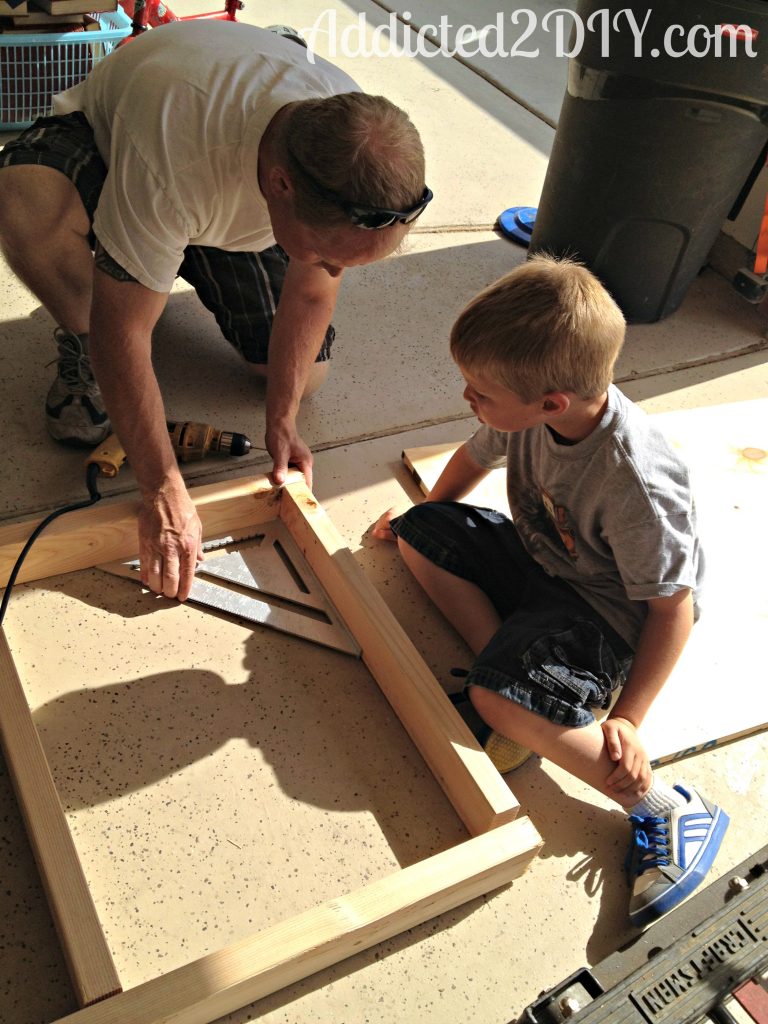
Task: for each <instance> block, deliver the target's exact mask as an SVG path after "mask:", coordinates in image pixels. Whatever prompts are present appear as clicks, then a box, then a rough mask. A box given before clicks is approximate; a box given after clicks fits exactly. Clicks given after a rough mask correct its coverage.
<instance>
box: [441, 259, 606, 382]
mask: <svg viewBox="0 0 768 1024" xmlns="http://www.w3.org/2000/svg"><path fill="white" fill-rule="evenodd" d="M624 334H625V321H624V317H623V315H622V312H621V310H620V309H619V307H618V306H617V305H616V302H615V301H614V300H613V299H612V298H611V296H610V294H609V293H608V292H607V291H606V289H605V288H604V287H603V285H602V284H601V283H600V282H599V281H598V279H597V278H596V277H595V276H594V274H592V273H590V272H589V271H588V270H587V269H586V267H584V266H582V265H581V264H580V263H577V262H576V261H575V260H572V259H567V258H561V259H556V258H555V257H552V256H548V255H536V256H532V257H530V258H529V260H528V261H527V262H526V263H523V264H522V265H521V266H519V267H517V268H516V269H515V270H513V271H511V273H509V274H506V275H505V276H504V277H502V278H501V279H500V280H498V281H496V282H495V283H494V284H492V285H490V287H488V288H486V289H485V290H484V291H482V292H480V294H479V295H477V296H476V297H475V298H474V299H473V300H472V301H471V302H470V303H469V305H468V306H467V307H466V309H464V311H463V312H462V313H461V314H460V315H459V318H458V319H457V321H456V323H455V324H454V326H453V329H452V331H451V355H452V356H453V358H454V360H455V361H456V363H457V364H458V365H459V367H461V368H463V369H466V370H468V371H469V372H470V373H481V374H483V375H484V376H487V377H489V378H491V379H492V380H494V381H495V382H496V383H498V384H501V385H502V386H503V387H505V388H508V389H509V390H510V391H514V392H515V394H516V395H518V396H519V397H520V398H521V399H522V400H523V401H524V402H534V401H536V400H537V399H538V398H540V397H541V396H542V395H545V394H547V393H548V392H550V391H569V392H572V393H574V394H576V395H578V397H579V398H582V399H589V398H595V397H596V396H598V395H601V394H602V393H603V392H604V391H605V390H606V388H607V387H608V385H609V384H610V383H611V381H612V379H613V367H614V364H615V362H616V358H617V357H618V354H619V352H620V350H621V346H622V344H623V343H624Z"/></svg>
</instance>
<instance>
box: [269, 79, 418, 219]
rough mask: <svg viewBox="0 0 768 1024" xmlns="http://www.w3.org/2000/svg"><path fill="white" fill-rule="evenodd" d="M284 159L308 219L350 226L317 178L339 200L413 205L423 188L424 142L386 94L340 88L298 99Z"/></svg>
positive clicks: (388, 206)
mask: <svg viewBox="0 0 768 1024" xmlns="http://www.w3.org/2000/svg"><path fill="white" fill-rule="evenodd" d="M282 146H283V156H284V158H285V161H286V165H287V169H288V171H289V173H290V174H291V181H292V183H293V185H294V188H295V190H296V215H297V217H298V218H299V220H301V221H303V222H304V223H305V224H312V225H316V226H319V225H322V226H325V227H331V226H336V225H339V226H341V225H344V224H349V218H348V216H347V215H346V214H345V213H344V211H343V210H342V209H341V208H340V207H339V206H337V205H336V204H335V203H333V202H332V201H329V200H328V199H326V198H324V197H323V196H321V195H319V194H318V192H317V190H316V189H315V188H313V187H312V186H313V183H312V180H311V179H314V180H315V181H316V182H317V183H318V184H319V185H321V186H322V187H323V188H324V189H327V190H328V191H330V192H333V193H334V194H335V195H337V196H339V198H341V199H343V200H345V201H347V202H351V203H360V204H363V205H366V206H378V207H383V208H385V209H391V210H407V209H409V208H410V207H412V206H414V205H415V204H416V203H418V201H419V200H420V199H421V197H422V194H423V192H424V177H425V170H424V147H423V146H422V144H421V139H420V138H419V133H418V132H417V131H416V129H415V128H414V126H413V124H412V123H411V121H410V119H409V118H408V115H407V114H406V113H405V112H404V111H402V110H400V108H399V107H396V106H395V105H394V103H391V102H390V101H389V100H388V99H386V98H385V97H384V96H368V95H366V94H365V93H362V92H349V93H341V94H340V95H338V96H328V97H326V98H325V99H312V100H300V101H299V102H297V103H295V104H293V105H292V106H291V108H290V110H289V112H288V117H287V118H286V124H285V129H284V132H283V136H282Z"/></svg>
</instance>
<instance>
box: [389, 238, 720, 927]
mask: <svg viewBox="0 0 768 1024" xmlns="http://www.w3.org/2000/svg"><path fill="white" fill-rule="evenodd" d="M624 331H625V324H624V318H623V316H622V314H621V311H620V310H619V308H618V306H617V305H616V303H615V302H614V301H613V299H612V298H611V296H610V295H609V294H608V292H607V291H606V290H605V289H604V288H603V286H602V285H601V284H600V283H599V281H598V280H597V279H596V278H595V277H594V276H593V275H592V274H591V273H590V272H589V271H588V270H586V269H585V268H584V267H582V266H580V265H578V264H576V263H574V262H573V261H570V260H556V259H553V258H550V257H544V256H538V257H534V258H532V259H530V260H529V261H528V262H527V263H525V264H523V265H522V266H520V267H518V268H517V269H515V270H513V271H512V272H511V273H510V274H507V275H506V276H505V277H503V278H502V279H501V280H500V281H497V282H496V283H495V284H493V285H491V286H490V287H489V288H487V289H486V290H485V291H483V292H481V293H480V294H479V295H478V296H477V297H476V298H475V299H474V300H473V301H472V302H471V303H470V304H469V306H467V308H466V309H465V310H464V312H463V313H462V314H461V315H460V316H459V318H458V320H457V322H456V324H455V325H454V327H453V330H452V332H451V355H452V356H453V358H454V360H455V361H456V363H457V365H458V367H459V369H460V370H461V373H462V375H463V377H464V379H465V381H466V388H465V390H464V397H465V399H466V400H467V402H469V404H470V406H471V407H472V411H473V412H474V413H475V415H476V416H477V418H478V419H479V421H480V423H481V426H480V428H479V429H478V430H477V432H476V433H475V434H474V435H473V436H472V437H471V438H470V439H469V440H468V441H467V442H466V443H465V444H463V445H462V446H461V447H460V448H459V449H458V450H457V451H456V453H455V454H454V455H453V457H452V458H451V460H450V462H449V463H448V465H447V466H446V467H445V469H444V470H443V472H442V474H441V476H440V478H439V479H438V481H437V483H436V484H435V486H434V488H433V489H432V491H431V492H430V495H429V501H427V502H425V503H424V504H422V505H418V506H415V507H414V508H411V509H410V510H409V511H408V512H406V513H405V514H404V515H402V516H400V517H398V518H392V516H393V513H392V510H390V511H389V512H387V513H385V514H384V516H382V517H381V519H380V520H379V522H378V523H377V524H376V527H375V528H374V536H377V537H379V538H382V539H392V540H394V539H395V536H396V538H397V542H398V545H399V549H400V552H401V554H402V557H403V559H404V560H405V563H406V565H407V566H408V568H409V569H410V570H411V572H412V573H413V575H414V576H415V577H416V579H417V580H418V582H419V583H420V584H421V586H422V587H423V588H424V590H425V591H426V592H427V594H428V595H429V596H430V598H431V599H432V600H433V601H434V603H435V604H436V605H437V607H438V608H439V609H440V611H441V612H442V613H443V614H444V615H445V617H446V618H447V619H448V621H449V622H450V623H451V624H452V625H453V626H454V627H455V628H456V629H457V630H458V632H459V633H460V634H461V636H462V637H463V638H464V639H465V640H466V642H467V644H468V645H469V647H470V648H471V649H472V651H473V653H474V654H475V661H474V664H473V665H472V667H471V669H470V671H469V673H468V675H467V679H466V686H467V690H466V692H467V693H468V695H469V699H470V701H471V702H472V705H473V706H474V708H475V710H476V711H477V712H478V714H479V715H480V717H481V718H482V719H483V721H484V722H485V723H486V724H487V726H488V727H489V729H488V730H487V731H488V732H489V733H490V739H491V741H493V740H494V738H495V739H496V740H501V741H502V743H503V742H504V741H503V740H502V737H506V738H507V740H512V741H514V743H515V744H518V745H519V747H517V750H518V756H517V758H516V762H517V763H520V762H521V760H524V759H525V757H526V756H527V755H528V753H529V751H531V750H532V751H535V752H536V753H537V754H540V755H541V756H543V757H546V758H549V759H550V760H551V761H553V762H555V763H556V764H558V765H560V766H561V767H563V768H565V769H566V770H567V771H569V772H571V773H572V774H573V775H575V776H577V777H578V778H580V779H582V780H584V781H585V782H587V783H589V784H590V785H591V786H593V787H594V788H595V789H597V790H599V791H600V792H601V793H604V794H606V795H607V796H609V797H611V798H612V799H614V800H616V801H617V802H618V803H619V804H620V805H621V806H622V807H623V808H625V809H626V810H627V811H628V812H629V815H630V817H629V821H630V823H631V825H632V830H633V836H632V844H631V847H630V855H629V857H628V871H629V875H630V884H631V886H632V894H631V900H630V908H629V916H630V920H631V921H632V923H633V924H636V925H643V924H646V923H647V922H649V921H651V920H653V919H654V918H656V917H659V916H660V915H661V914H664V913H666V912H667V911H668V910H671V909H672V907H674V906H676V905H677V904H678V903H679V902H680V901H681V900H683V899H684V898H685V897H686V896H687V895H688V894H689V893H690V892H692V891H693V889H695V888H696V886H697V885H698V884H699V883H700V882H701V880H702V879H703V877H704V875H705V874H706V872H707V871H708V870H709V868H710V866H711V865H712V862H713V860H714V858H715V855H716V853H717V850H718V848H719V846H720V843H721V841H722V838H723V835H724V833H725V830H726V828H727V826H728V817H727V815H726V814H725V813H724V812H723V811H721V810H720V809H719V808H718V807H716V806H714V805H713V804H711V803H709V802H708V801H707V800H705V799H704V798H703V797H702V796H700V795H699V794H698V793H697V792H696V790H695V789H693V788H692V787H690V786H687V785H685V786H684V785H680V784H678V785H675V786H674V787H670V786H668V785H666V784H665V783H664V782H662V781H661V780H660V779H659V778H657V777H655V776H654V774H653V772H652V771H651V766H650V763H649V760H648V755H647V754H646V752H645V749H644V748H643V744H642V743H641V741H640V738H639V735H638V729H639V727H640V724H641V723H642V721H643V718H644V717H645V715H646V713H647V711H648V709H649V708H650V706H651V704H652V703H653V700H654V698H655V697H656V695H657V694H658V693H659V691H660V690H661V688H662V686H663V685H664V683H665V681H666V679H667V677H668V676H669V674H670V672H671V671H672V668H673V667H674V665H675V663H676V662H677V660H678V657H679V656H680V653H681V651H682V649H683V647H684V645H685V643H686V640H687V639H688V635H689V633H690V631H691V628H692V626H693V623H694V621H695V620H696V618H697V617H698V608H697V598H698V595H699V588H700V584H701V578H702V570H703V556H702V552H701V550H700V547H699V543H698V540H697V536H696V515H695V509H694V504H693V499H692V497H691V492H690V488H689V482H688V474H687V471H686V469H685V467H684V466H683V464H682V463H681V462H680V459H679V458H678V457H677V455H676V454H675V453H674V452H673V451H672V450H671V448H670V447H669V445H668V444H667V443H666V441H665V440H664V438H663V437H662V436H661V434H660V433H659V432H658V431H657V430H656V429H655V428H654V427H653V426H652V424H651V423H650V421H649V420H648V418H647V417H646V415H645V414H644V413H643V412H642V411H641V410H640V409H638V407H637V406H635V405H633V403H632V402H630V401H629V400H628V399H627V398H626V397H625V396H624V395H623V394H622V393H621V392H620V391H619V390H618V389H617V388H616V387H615V386H614V385H613V384H612V383H611V381H612V378H613V367H614V363H615V362H616V358H617V356H618V354H619V351H620V349H621V346H622V343H623V341H624ZM505 461H506V465H507V491H508V497H509V507H510V509H511V512H512V520H511V521H510V520H509V519H508V518H507V517H506V516H504V515H502V514H501V513H500V512H496V511H493V510H490V509H484V508H476V507H474V506H471V505H467V504H461V503H460V499H461V498H462V497H464V495H466V494H467V493H469V491H471V490H472V488H473V487H475V486H476V485H477V484H478V483H479V481H480V480H482V478H483V477H484V476H486V474H487V473H488V472H489V471H490V469H492V468H494V467H496V466H498V465H502V464H503V463H504V462H505ZM619 688H620V689H621V692H620V694H619V696H618V699H617V700H616V703H615V705H614V707H613V708H612V710H611V711H610V712H609V714H608V716H607V717H606V718H605V719H604V720H603V721H602V722H597V721H596V720H595V716H594V714H593V712H592V709H593V708H602V709H607V708H609V706H610V703H611V700H612V697H613V695H614V693H615V691H616V690H618V689H619ZM487 749H488V748H487ZM520 751H522V758H521V757H520V756H519V752H520ZM514 763H515V759H513V760H512V761H511V762H510V763H509V764H508V765H507V768H509V767H512V766H514ZM499 767H500V770H504V766H499Z"/></svg>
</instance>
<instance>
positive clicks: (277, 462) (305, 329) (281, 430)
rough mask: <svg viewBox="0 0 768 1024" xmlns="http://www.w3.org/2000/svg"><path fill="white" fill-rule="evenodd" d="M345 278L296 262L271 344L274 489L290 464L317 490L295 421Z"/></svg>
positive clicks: (287, 278)
mask: <svg viewBox="0 0 768 1024" xmlns="http://www.w3.org/2000/svg"><path fill="white" fill-rule="evenodd" d="M340 282H341V276H339V277H331V276H330V274H328V273H327V272H326V271H325V270H323V269H322V267H318V266H315V265H313V264H310V263H300V262H299V261H297V260H291V261H290V262H289V264H288V270H287V271H286V275H285V283H284V284H283V290H282V293H281V295H280V303H279V305H278V308H277V313H276V314H275V319H274V322H273V325H272V333H271V336H270V340H269V371H268V383H267V439H266V445H267V450H268V451H269V453H270V455H271V456H272V459H273V462H274V473H273V475H274V479H275V483H278V484H279V483H282V482H283V480H284V479H285V474H286V471H287V469H288V463H289V462H291V463H293V464H294V465H296V466H298V468H299V469H300V470H301V471H302V472H303V473H304V477H305V478H306V481H307V484H308V486H309V487H311V486H312V453H311V452H310V451H309V449H308V448H307V446H306V445H305V444H304V442H303V441H302V440H301V438H300V437H299V435H298V432H297V430H296V416H297V414H298V411H299V404H300V402H301V396H302V394H303V393H304V387H305V385H306V382H307V376H308V374H309V370H310V367H311V366H312V364H313V363H314V361H315V358H316V357H317V353H318V352H319V351H320V347H321V345H322V343H323V338H324V337H325V332H326V330H327V328H328V324H329V323H330V322H331V317H332V316H333V310H334V307H335V305H336V296H337V294H338V290H339V284H340Z"/></svg>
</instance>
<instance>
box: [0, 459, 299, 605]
mask: <svg viewBox="0 0 768 1024" xmlns="http://www.w3.org/2000/svg"><path fill="white" fill-rule="evenodd" d="M296 477H298V478H301V474H300V473H298V472H297V471H292V473H291V474H290V476H289V479H295V478H296ZM189 493H190V496H191V498H192V500H193V501H194V503H195V505H196V507H197V512H198V515H199V516H200V519H201V521H202V524H203V536H204V537H218V536H223V535H225V534H228V533H232V532H236V531H242V530H243V529H244V528H246V527H250V526H255V525H258V524H259V523H262V522H268V521H270V520H272V519H275V518H276V516H277V509H278V506H279V502H280V492H279V489H278V488H275V487H274V485H273V484H272V483H271V481H270V480H269V478H268V477H266V476H264V475H260V476H254V477H248V478H244V479H243V478H240V479H237V480H229V481H223V482H219V483H215V484H206V485H204V486H202V487H192V488H190V491H189ZM138 511H139V502H138V501H120V502H114V503H110V504H106V505H104V504H101V503H99V504H97V505H92V506H91V507H90V508H85V509H80V510H78V511H77V512H68V513H66V514H65V515H63V516H62V517H61V518H60V519H55V520H54V521H53V522H52V523H51V525H50V526H48V527H46V529H45V530H44V531H43V532H42V533H41V534H40V537H39V538H38V539H37V540H36V541H35V543H34V545H33V546H32V548H31V549H30V552H29V554H28V555H27V558H26V559H25V561H24V564H23V566H22V568H21V572H20V573H19V576H18V582H19V583H24V582H30V581H32V580H39V579H43V578H45V577H46V576H55V575H56V574H57V573H61V572H73V571H74V570H76V569H89V568H91V567H92V566H94V565H100V564H101V563H102V562H114V561H117V560H119V559H124V558H132V557H134V556H135V555H136V553H137V551H138V547H139V544H138V533H137V525H136V522H137V520H136V517H137V513H138ZM41 518H42V517H41ZM40 521H41V520H39V519H36V520H30V521H28V522H21V523H12V524H10V525H8V526H5V527H2V528H0V587H2V586H5V583H6V581H7V580H8V578H9V576H10V574H11V570H12V569H13V566H14V563H15V561H16V559H17V557H18V555H19V552H20V551H21V549H22V547H23V546H24V544H25V543H26V541H27V538H28V537H29V535H30V534H31V533H32V531H33V529H34V528H35V526H37V523H38V522H40Z"/></svg>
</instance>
